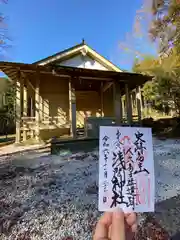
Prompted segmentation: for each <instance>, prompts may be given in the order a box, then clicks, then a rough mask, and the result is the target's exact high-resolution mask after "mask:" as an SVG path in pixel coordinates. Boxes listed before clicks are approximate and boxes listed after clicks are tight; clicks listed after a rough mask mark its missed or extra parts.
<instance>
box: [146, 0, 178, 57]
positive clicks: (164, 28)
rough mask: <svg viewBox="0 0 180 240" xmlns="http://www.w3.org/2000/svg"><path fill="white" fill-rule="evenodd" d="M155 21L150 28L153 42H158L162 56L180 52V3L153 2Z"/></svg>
mask: <svg viewBox="0 0 180 240" xmlns="http://www.w3.org/2000/svg"><path fill="white" fill-rule="evenodd" d="M152 14H153V21H152V25H151V28H150V31H149V32H150V36H151V39H152V40H154V41H155V40H158V42H159V52H160V54H161V55H163V56H164V54H169V53H171V50H172V48H174V47H175V48H176V49H177V51H178V52H180V1H179V0H152Z"/></svg>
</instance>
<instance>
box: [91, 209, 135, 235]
mask: <svg viewBox="0 0 180 240" xmlns="http://www.w3.org/2000/svg"><path fill="white" fill-rule="evenodd" d="M136 229H137V217H136V214H135V213H128V214H124V213H123V212H122V211H121V210H118V211H116V212H105V213H104V214H103V216H102V217H101V218H100V219H99V221H98V223H97V225H96V229H95V234H94V237H93V240H132V239H133V237H134V234H135V232H136Z"/></svg>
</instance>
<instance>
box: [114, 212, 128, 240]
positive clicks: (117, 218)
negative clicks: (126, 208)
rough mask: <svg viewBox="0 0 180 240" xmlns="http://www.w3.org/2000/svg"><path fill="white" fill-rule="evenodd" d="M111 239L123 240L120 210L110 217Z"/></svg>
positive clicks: (123, 227)
mask: <svg viewBox="0 0 180 240" xmlns="http://www.w3.org/2000/svg"><path fill="white" fill-rule="evenodd" d="M111 239H112V240H125V224H124V213H123V212H122V211H120V210H119V211H116V212H113V215H112V225H111Z"/></svg>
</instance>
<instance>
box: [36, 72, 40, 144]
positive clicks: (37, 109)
mask: <svg viewBox="0 0 180 240" xmlns="http://www.w3.org/2000/svg"><path fill="white" fill-rule="evenodd" d="M39 85H40V76H39V73H36V86H35V139H36V140H37V141H39V133H40V132H39V123H40V122H39V121H40V114H39V108H40V95H39Z"/></svg>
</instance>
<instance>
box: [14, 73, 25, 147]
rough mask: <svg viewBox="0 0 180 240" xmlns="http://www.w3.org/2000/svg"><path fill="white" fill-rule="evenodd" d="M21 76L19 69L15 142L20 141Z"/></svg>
mask: <svg viewBox="0 0 180 240" xmlns="http://www.w3.org/2000/svg"><path fill="white" fill-rule="evenodd" d="M22 96H23V88H22V76H21V72H20V70H19V71H18V72H17V79H16V140H15V142H16V143H20V142H21V114H22Z"/></svg>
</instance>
